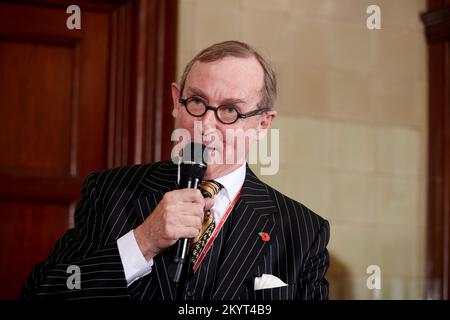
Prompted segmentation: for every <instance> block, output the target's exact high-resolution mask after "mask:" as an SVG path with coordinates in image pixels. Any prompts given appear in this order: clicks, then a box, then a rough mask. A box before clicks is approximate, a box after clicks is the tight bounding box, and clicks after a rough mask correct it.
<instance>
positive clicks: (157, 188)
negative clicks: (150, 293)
mask: <svg viewBox="0 0 450 320" xmlns="http://www.w3.org/2000/svg"><path fill="white" fill-rule="evenodd" d="M141 186H142V188H143V189H144V192H143V193H142V194H141V197H139V198H138V199H136V200H135V202H134V209H135V210H134V211H135V213H136V225H135V226H132V228H136V227H137V226H138V225H140V224H141V223H143V222H144V220H145V219H146V218H147V217H148V216H149V214H150V213H151V212H152V211H153V210H154V209H155V208H156V206H157V205H158V203H159V202H160V201H161V199H162V197H163V196H164V194H165V193H166V192H168V191H171V190H174V189H177V188H178V185H177V166H176V165H174V164H173V163H172V162H163V163H161V165H160V166H158V167H157V168H156V169H155V170H153V171H152V172H150V173H149V174H148V175H146V176H145V177H144V178H143V179H142V181H141ZM170 260H171V255H170V251H169V250H164V251H163V252H162V253H161V254H158V255H157V256H156V257H155V258H154V259H153V268H154V270H155V273H156V279H157V281H158V284H159V288H160V290H161V296H162V299H163V300H168V299H170V300H173V299H174V298H175V292H174V289H173V287H172V282H171V280H170V277H169V275H168V266H169V263H170Z"/></svg>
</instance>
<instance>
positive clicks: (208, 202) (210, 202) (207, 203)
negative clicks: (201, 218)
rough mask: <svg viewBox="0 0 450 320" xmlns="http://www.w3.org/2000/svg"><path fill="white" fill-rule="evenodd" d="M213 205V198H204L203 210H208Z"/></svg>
mask: <svg viewBox="0 0 450 320" xmlns="http://www.w3.org/2000/svg"><path fill="white" fill-rule="evenodd" d="M213 205H214V199H212V198H205V211H208V210H209V209H211V208H212V206H213Z"/></svg>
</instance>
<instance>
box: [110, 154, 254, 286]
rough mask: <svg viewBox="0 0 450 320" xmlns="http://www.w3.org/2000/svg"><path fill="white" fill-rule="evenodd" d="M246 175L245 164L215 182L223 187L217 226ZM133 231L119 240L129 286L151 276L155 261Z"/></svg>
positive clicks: (216, 212) (217, 199)
mask: <svg viewBox="0 0 450 320" xmlns="http://www.w3.org/2000/svg"><path fill="white" fill-rule="evenodd" d="M245 174H246V167H245V163H244V164H242V165H241V166H240V167H239V168H237V169H236V170H234V171H232V172H230V173H229V174H227V175H225V176H223V177H220V178H217V179H215V181H217V182H219V183H221V184H222V185H223V188H222V189H221V190H220V191H219V193H217V194H216V196H215V197H214V205H213V207H212V209H213V214H214V222H215V223H216V226H217V225H218V224H219V222H220V220H221V219H222V217H223V215H224V214H225V212H226V210H227V208H228V206H229V205H230V203H231V201H233V199H234V197H236V195H237V194H238V192H239V190H241V187H242V185H243V184H244V180H245ZM178 179H179V178H178ZM133 231H134V230H131V231H130V232H128V233H127V234H125V235H124V236H122V237H120V238H119V239H118V240H117V246H118V248H119V254H120V259H121V260H122V265H123V270H124V271H125V278H126V280H127V284H128V285H130V284H132V283H133V282H134V281H136V280H138V279H140V278H142V277H144V276H146V275H147V274H149V273H150V272H151V271H152V266H153V259H150V261H147V260H146V259H145V257H144V255H143V254H142V252H141V250H140V249H139V246H138V244H137V241H136V238H135V237H134V232H133Z"/></svg>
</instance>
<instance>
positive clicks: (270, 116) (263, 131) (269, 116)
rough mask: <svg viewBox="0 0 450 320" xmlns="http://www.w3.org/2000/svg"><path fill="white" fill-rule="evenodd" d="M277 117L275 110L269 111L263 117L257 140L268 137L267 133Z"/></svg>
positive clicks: (259, 124)
mask: <svg viewBox="0 0 450 320" xmlns="http://www.w3.org/2000/svg"><path fill="white" fill-rule="evenodd" d="M276 116H277V112H276V111H274V110H270V111H267V112H266V113H264V114H263V115H262V116H261V118H260V120H259V122H258V135H257V137H256V140H261V139H264V138H265V137H266V136H267V132H268V131H269V129H270V127H271V126H272V121H273V120H274V119H275V117H276Z"/></svg>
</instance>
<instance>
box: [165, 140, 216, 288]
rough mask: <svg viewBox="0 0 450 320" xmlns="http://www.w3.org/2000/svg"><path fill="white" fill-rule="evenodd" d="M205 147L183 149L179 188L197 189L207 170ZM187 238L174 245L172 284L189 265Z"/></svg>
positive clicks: (186, 147)
mask: <svg viewBox="0 0 450 320" xmlns="http://www.w3.org/2000/svg"><path fill="white" fill-rule="evenodd" d="M205 149H206V147H205V146H204V145H202V144H200V143H195V142H192V143H189V144H187V145H186V146H185V147H184V149H183V157H182V162H181V164H180V182H179V187H180V188H181V189H183V188H189V189H198V188H199V186H200V184H201V182H202V180H203V176H204V175H205V172H206V168H207V164H206V162H207V160H208V159H207V157H208V153H207V152H205ZM189 242H190V239H189V238H181V239H178V241H177V243H176V251H175V256H174V257H173V262H174V263H175V272H174V273H173V279H172V280H173V282H175V283H178V282H179V281H180V278H181V275H182V272H183V268H184V266H185V265H186V264H189Z"/></svg>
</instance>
